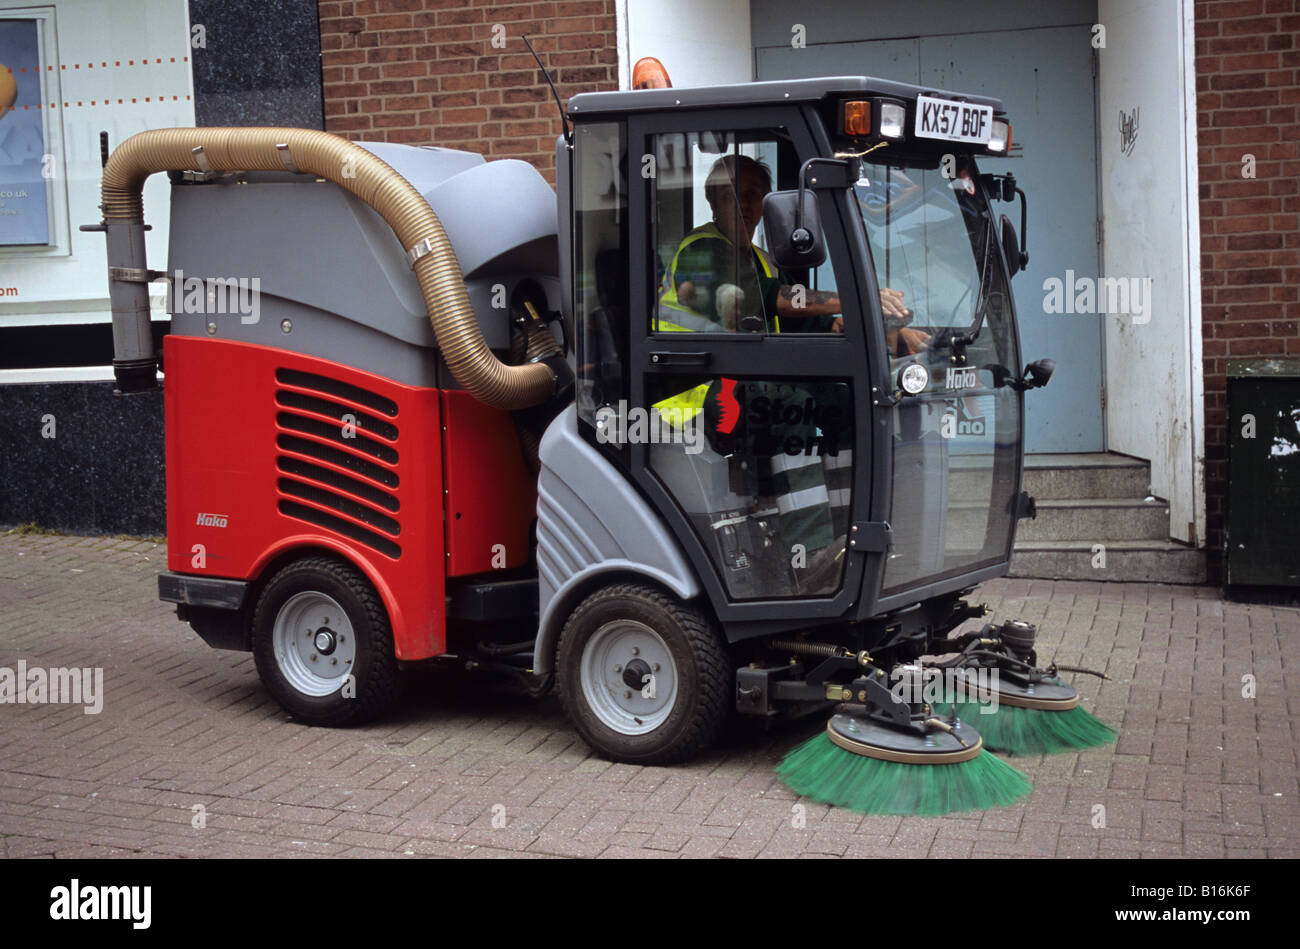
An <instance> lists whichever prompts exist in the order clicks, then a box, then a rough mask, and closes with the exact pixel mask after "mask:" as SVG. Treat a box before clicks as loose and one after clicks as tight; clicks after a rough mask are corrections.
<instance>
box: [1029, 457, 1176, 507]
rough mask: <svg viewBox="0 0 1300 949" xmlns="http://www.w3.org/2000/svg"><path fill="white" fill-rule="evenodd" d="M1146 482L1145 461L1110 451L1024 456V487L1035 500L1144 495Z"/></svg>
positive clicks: (1147, 468) (1147, 469)
mask: <svg viewBox="0 0 1300 949" xmlns="http://www.w3.org/2000/svg"><path fill="white" fill-rule="evenodd" d="M1150 482H1151V466H1150V464H1149V463H1147V462H1145V461H1139V460H1138V459H1136V458H1129V457H1128V456H1127V455H1117V454H1114V453H1113V452H1090V453H1086V454H1066V455H1026V456H1025V490H1026V491H1028V492H1029V493H1030V494H1031V495H1033V497H1035V498H1036V499H1038V500H1039V501H1043V500H1069V499H1071V498H1144V497H1146V496H1147V489H1148V487H1149V486H1150Z"/></svg>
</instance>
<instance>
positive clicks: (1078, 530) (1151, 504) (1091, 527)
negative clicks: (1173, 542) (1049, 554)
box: [1016, 492, 1169, 541]
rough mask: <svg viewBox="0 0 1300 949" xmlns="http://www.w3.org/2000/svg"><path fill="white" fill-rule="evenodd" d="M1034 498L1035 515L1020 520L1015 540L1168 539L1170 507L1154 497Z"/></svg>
mask: <svg viewBox="0 0 1300 949" xmlns="http://www.w3.org/2000/svg"><path fill="white" fill-rule="evenodd" d="M1031 493H1032V492H1031ZM1035 498H1036V504H1037V508H1038V516H1037V517H1034V518H1025V519H1023V520H1022V521H1020V523H1019V525H1018V526H1017V529H1016V539H1017V540H1024V541H1038V540H1057V541H1070V540H1081V539H1084V538H1086V539H1088V540H1089V541H1108V540H1167V539H1168V538H1169V505H1168V504H1166V503H1165V502H1164V501H1158V500H1156V499H1154V498H1153V499H1152V500H1150V501H1146V500H1143V499H1141V498H1077V499H1055V498H1039V497H1037V496H1036V495H1035Z"/></svg>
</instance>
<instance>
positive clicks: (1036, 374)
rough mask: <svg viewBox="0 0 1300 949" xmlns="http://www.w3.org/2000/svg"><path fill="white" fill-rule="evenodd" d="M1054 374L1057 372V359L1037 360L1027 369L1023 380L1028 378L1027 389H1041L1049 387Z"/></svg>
mask: <svg viewBox="0 0 1300 949" xmlns="http://www.w3.org/2000/svg"><path fill="white" fill-rule="evenodd" d="M1054 372H1056V360H1055V359H1035V360H1034V361H1033V362H1031V363H1030V364H1029V365H1028V366H1026V367H1025V372H1024V376H1022V377H1021V378H1022V379H1023V378H1024V377H1025V376H1028V379H1027V380H1026V382H1025V388H1026V389H1041V388H1042V387H1043V386H1045V385H1047V383H1048V380H1050V379H1051V378H1052V373H1054Z"/></svg>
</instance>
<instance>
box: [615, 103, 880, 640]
mask: <svg viewBox="0 0 1300 949" xmlns="http://www.w3.org/2000/svg"><path fill="white" fill-rule="evenodd" d="M627 152H628V155H627V165H626V167H627V168H628V169H629V172H630V173H629V176H628V182H627V184H628V189H627V191H628V246H629V251H630V267H629V280H630V285H629V288H628V290H629V297H628V299H629V314H628V317H629V318H628V339H629V346H628V351H627V361H628V368H629V371H628V372H627V373H626V379H627V402H626V405H625V406H623V407H621V408H622V410H621V411H617V410H618V409H619V407H617V406H615V407H613V408H614V409H615V410H616V411H614V412H610V411H608V410H606V411H605V412H604V413H603V418H604V422H603V424H602V423H600V422H599V421H598V425H600V427H601V432H600V433H599V436H600V437H599V438H598V441H601V442H602V443H603V444H605V445H606V446H607V450H610V451H614V452H616V453H617V454H619V455H620V456H621V457H622V460H623V461H624V463H625V464H626V465H627V468H628V472H629V475H630V477H631V478H632V479H633V480H634V481H635V482H636V484H637V485H638V486H639V487H640V488H641V490H642V492H643V493H644V494H645V495H646V496H647V498H649V500H650V501H651V503H652V504H653V505H655V507H656V508H657V509H658V511H659V512H660V513H661V515H662V516H663V519H664V522H665V523H666V524H667V525H668V526H669V528H670V529H671V530H672V531H673V533H674V534H675V536H676V537H677V539H678V541H679V542H680V543H681V545H682V548H683V549H684V550H685V551H686V552H687V555H688V557H689V558H690V560H691V561H692V564H693V566H694V568H695V570H696V573H697V576H698V577H699V579H700V581H701V584H702V586H703V587H704V588H705V590H706V591H707V592H708V595H709V597H710V599H711V600H712V603H713V606H714V609H715V611H716V613H717V615H718V617H719V619H720V620H721V621H722V623H723V625H724V627H725V628H726V630H727V634H728V637H729V638H730V639H732V640H733V641H734V640H736V639H742V638H746V637H748V636H752V635H760V634H763V633H771V632H775V631H778V630H779V629H781V628H783V627H787V628H793V627H796V626H807V625H808V623H809V621H810V620H811V621H814V622H815V621H816V620H817V619H821V620H823V621H831V620H834V619H836V618H840V617H843V616H846V615H848V614H849V613H850V611H851V609H852V608H853V607H854V605H855V603H856V600H857V598H858V596H859V591H860V590H861V588H862V577H863V568H864V564H865V563H866V562H867V561H868V559H869V558H870V557H871V556H873V555H875V556H877V557H879V554H880V552H879V551H874V550H871V549H870V548H871V544H870V543H869V542H867V540H866V538H867V535H869V534H871V533H872V532H870V531H861V532H858V531H855V529H854V528H855V526H861V523H862V522H864V521H866V517H865V512H866V510H867V507H868V500H869V498H870V492H871V482H870V473H871V465H870V464H869V463H867V462H868V460H869V459H870V458H871V452H872V441H871V430H870V422H871V419H870V412H869V411H868V410H866V409H864V406H868V405H869V404H870V400H869V399H868V398H867V393H868V392H869V390H870V383H869V381H868V380H867V378H866V368H865V367H866V366H868V365H869V364H870V362H871V360H868V359H867V358H866V345H867V344H866V334H865V332H864V323H863V314H862V312H861V307H860V302H859V301H860V299H861V298H862V294H861V293H859V288H858V284H857V279H858V278H857V275H855V272H854V268H853V267H852V266H851V259H850V255H849V253H848V251H847V250H846V247H847V243H846V240H845V239H844V235H845V232H846V228H845V216H846V214H847V212H848V208H847V203H846V199H845V197H844V196H843V195H839V196H838V197H837V196H835V195H833V194H831V193H828V192H822V193H820V194H819V202H820V207H821V215H822V222H823V227H824V229H825V232H826V243H827V246H828V247H829V249H830V258H829V260H828V265H829V266H830V267H831V268H833V272H834V277H835V284H836V286H837V290H838V292H837V293H836V294H835V295H834V296H835V297H836V298H837V299H835V300H830V299H827V298H828V297H830V296H831V295H830V294H827V293H825V292H824V291H822V290H820V289H819V288H818V286H817V285H816V284H817V282H818V281H817V275H816V274H815V273H807V272H804V273H786V272H783V271H781V270H780V269H779V268H777V267H776V265H775V263H774V261H772V260H771V258H770V257H769V256H768V255H767V254H766V252H765V251H764V250H763V247H764V245H765V243H766V241H765V237H764V235H763V234H762V226H761V223H757V222H756V221H755V213H754V210H753V199H754V190H755V188H754V178H755V177H757V178H759V179H760V186H759V190H764V191H765V190H768V189H770V190H782V189H790V188H793V187H795V186H796V177H797V174H798V170H799V167H800V165H801V164H802V162H803V161H804V160H806V159H807V158H810V157H813V156H814V154H815V152H814V140H813V137H812V134H811V131H810V127H809V125H808V123H807V122H806V120H805V118H804V116H803V115H802V113H801V112H800V110H799V109H798V108H797V107H794V106H791V107H788V108H776V109H773V108H770V107H767V108H763V109H761V110H759V109H736V110H717V111H699V112H692V113H689V114H682V115H675V114H651V115H641V116H633V117H630V118H629V120H628V125H627ZM759 205H760V213H761V195H760V200H759ZM748 232H752V237H750V242H749V245H748V246H747V243H746V237H747V236H749V234H748ZM832 307H834V308H837V309H838V322H836V316H835V315H833V314H830V313H827V312H826V310H827V309H828V308H832ZM607 409H608V407H607ZM634 416H635V417H634ZM638 421H639V422H640V423H641V424H639V425H638V424H637V423H638ZM611 426H612V427H611ZM610 446H612V447H610ZM859 533H860V534H861V535H862V539H863V543H862V544H860V545H858V544H853V543H851V539H853V538H854V537H855V536H856V535H857V534H859ZM881 546H882V547H883V544H882V545H881Z"/></svg>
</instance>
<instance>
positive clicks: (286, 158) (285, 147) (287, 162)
mask: <svg viewBox="0 0 1300 949" xmlns="http://www.w3.org/2000/svg"><path fill="white" fill-rule="evenodd" d="M275 150H276V151H277V152H279V153H280V161H281V163H282V164H283V165H284V168H285V170H286V171H292V172H293V173H294V174H295V175H296V174H298V166H297V165H295V164H294V163H293V156H292V155H291V154H289V143H288V142H280V143H278V144H277V145H276V146H275Z"/></svg>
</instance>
